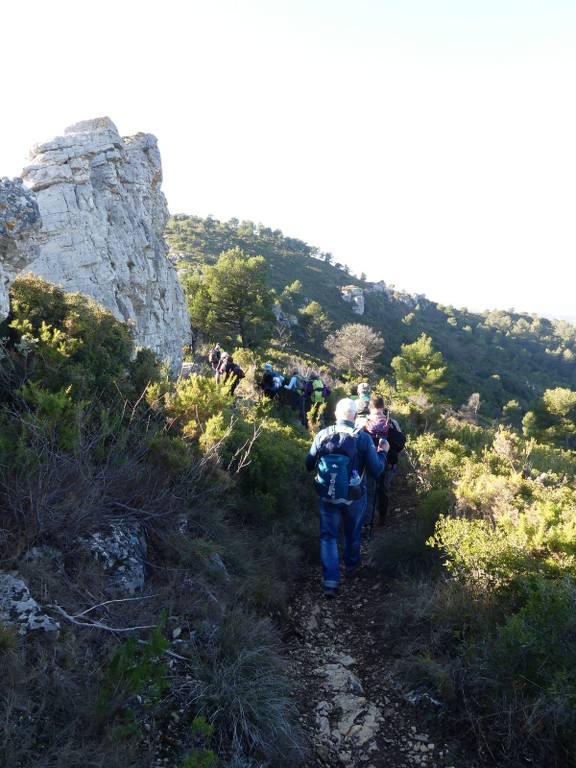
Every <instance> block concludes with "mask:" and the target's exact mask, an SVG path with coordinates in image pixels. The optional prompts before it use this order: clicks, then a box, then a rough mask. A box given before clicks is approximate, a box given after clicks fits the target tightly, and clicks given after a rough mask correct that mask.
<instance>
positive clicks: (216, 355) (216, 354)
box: [208, 344, 222, 373]
mask: <svg viewBox="0 0 576 768" xmlns="http://www.w3.org/2000/svg"><path fill="white" fill-rule="evenodd" d="M221 357H222V352H221V350H220V344H216V346H214V347H212V349H211V350H210V352H209V353H208V362H209V363H210V367H211V368H212V370H213V371H214V373H217V372H218V366H219V364H220V358H221Z"/></svg>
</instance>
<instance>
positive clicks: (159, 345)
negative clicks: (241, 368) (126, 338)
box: [0, 117, 190, 371]
mask: <svg viewBox="0 0 576 768" xmlns="http://www.w3.org/2000/svg"><path fill="white" fill-rule="evenodd" d="M29 162H30V164H29V165H28V166H27V167H26V168H25V169H24V171H23V172H22V180H23V185H24V188H26V189H27V190H30V191H31V192H33V193H34V196H35V199H36V202H37V206H38V210H39V214H40V220H41V226H40V227H39V228H38V227H36V228H34V227H33V226H31V225H30V224H28V225H27V226H26V227H24V226H23V225H21V226H20V230H21V231H23V230H26V235H27V236H26V237H24V236H21V237H19V238H16V237H14V236H13V235H12V233H4V236H3V233H2V232H1V231H0V257H3V258H4V259H5V258H6V256H9V257H10V260H9V263H8V264H7V265H3V266H4V275H2V274H1V273H0V278H4V283H5V284H6V282H7V281H8V280H9V279H10V276H11V275H12V274H13V273H14V268H13V267H11V265H14V264H17V271H18V272H22V273H23V272H29V271H32V272H34V273H35V274H37V275H39V276H41V277H43V278H44V279H46V280H48V281H50V282H52V283H54V284H56V285H60V286H62V287H63V288H64V290H66V291H70V292H76V291H79V292H81V293H84V294H87V295H89V296H91V297H92V298H93V299H95V300H96V301H97V302H98V303H99V304H101V305H102V306H104V307H105V308H106V309H108V310H110V311H111V312H112V313H113V314H114V315H115V316H116V317H117V318H118V319H121V320H124V321H127V322H133V323H134V326H135V329H136V344H137V346H142V347H150V348H151V349H153V350H154V351H155V352H157V353H158V354H159V355H160V356H161V357H162V358H163V359H165V360H168V361H169V362H170V365H171V367H172V370H173V371H178V370H179V369H180V364H181V360H182V346H183V345H184V344H186V343H188V342H189V340H190V339H189V336H190V330H189V329H190V326H189V318H188V312H187V309H186V302H185V300H184V295H183V292H182V288H181V285H180V282H179V280H178V276H177V273H176V270H175V269H174V266H173V265H172V263H171V262H170V261H169V260H168V258H167V253H168V246H167V244H166V242H165V241H164V237H163V233H164V228H165V226H166V222H167V220H168V215H169V214H168V207H167V204H166V199H165V197H164V194H163V193H162V191H161V189H160V186H161V182H162V166H161V160H160V153H159V150H158V146H157V141H156V138H155V137H154V136H152V135H150V134H144V133H138V134H136V135H135V136H130V137H123V138H121V137H120V135H119V133H118V131H117V129H116V126H115V125H114V123H113V122H112V121H111V120H110V119H109V118H107V117H103V118H99V119H95V120H86V121H84V122H81V123H77V124H76V125H73V126H71V127H70V128H67V129H66V131H65V132H64V135H63V136H59V137H57V138H54V139H52V140H51V141H48V142H45V143H42V144H37V145H36V146H35V147H34V148H33V149H32V151H31V153H30V156H29ZM3 182H4V192H5V193H6V192H7V191H8V188H9V185H10V184H11V182H8V180H6V179H5V180H3ZM16 183H17V182H12V184H16ZM14 189H17V186H16V187H14ZM4 197H6V194H5V195H4ZM13 197H14V195H13ZM20 197H21V208H22V207H23V204H24V195H22V196H20ZM16 198H17V196H16ZM16 198H14V199H13V200H12V204H13V205H14V204H15V202H17V199H16ZM1 202H2V201H1V200H0V204H1ZM30 206H31V203H29V207H30ZM0 212H1V211H0ZM4 213H5V214H7V213H8V210H7V209H6V208H5V209H4ZM6 218H7V215H5V216H4V219H6ZM28 218H29V219H31V218H33V217H32V216H28ZM2 243H4V246H3V245H2ZM6 243H8V244H9V247H8V245H6ZM2 299H3V297H2V296H0V302H1V303H0V312H1V313H2V315H3V316H5V315H6V312H7V306H6V305H5V303H4V301H2Z"/></svg>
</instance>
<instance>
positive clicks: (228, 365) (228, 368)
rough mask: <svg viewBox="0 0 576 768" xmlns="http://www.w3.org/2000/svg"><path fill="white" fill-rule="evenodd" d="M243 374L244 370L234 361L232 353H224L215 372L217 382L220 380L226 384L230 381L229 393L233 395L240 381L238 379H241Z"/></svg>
mask: <svg viewBox="0 0 576 768" xmlns="http://www.w3.org/2000/svg"><path fill="white" fill-rule="evenodd" d="M244 376H245V373H244V371H243V370H242V368H241V367H240V366H239V365H238V363H235V362H234V358H233V357H232V355H228V354H226V353H224V354H223V355H222V359H221V360H220V365H219V366H218V371H217V373H216V380H217V382H218V383H220V382H221V383H222V384H227V383H228V382H230V394H231V395H233V394H234V391H235V390H236V387H237V386H238V384H239V383H240V379H243V378H244Z"/></svg>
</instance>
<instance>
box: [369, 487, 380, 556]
mask: <svg viewBox="0 0 576 768" xmlns="http://www.w3.org/2000/svg"><path fill="white" fill-rule="evenodd" d="M377 501H378V480H375V481H374V501H373V502H372V514H371V515H370V526H369V527H368V541H372V538H373V537H372V531H373V530H374V514H375V512H376V503H377Z"/></svg>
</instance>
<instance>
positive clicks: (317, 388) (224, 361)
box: [208, 344, 330, 426]
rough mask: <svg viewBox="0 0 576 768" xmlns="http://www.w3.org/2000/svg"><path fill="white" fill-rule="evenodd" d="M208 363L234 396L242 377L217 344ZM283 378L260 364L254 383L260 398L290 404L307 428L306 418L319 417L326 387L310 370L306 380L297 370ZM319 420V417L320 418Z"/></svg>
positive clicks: (229, 357)
mask: <svg viewBox="0 0 576 768" xmlns="http://www.w3.org/2000/svg"><path fill="white" fill-rule="evenodd" d="M208 361H209V363H210V366H211V368H212V370H213V371H214V373H215V376H216V382H217V383H218V384H220V383H222V384H226V383H229V384H230V393H231V394H234V391H235V389H236V387H237V386H238V383H239V382H240V380H241V379H243V378H244V376H245V374H244V371H243V370H242V368H241V367H240V366H239V365H238V364H237V363H235V362H234V359H233V357H232V355H230V354H228V353H227V352H223V351H222V349H221V348H220V344H216V345H215V346H214V347H212V349H211V350H210V353H209V355H208ZM286 381H287V377H286V376H284V374H282V373H280V372H279V371H276V370H274V368H273V367H272V363H270V362H268V363H266V364H265V365H264V370H263V372H262V375H261V376H260V377H259V378H258V380H257V381H256V386H257V388H258V389H260V390H261V392H262V394H263V395H264V397H268V398H271V399H277V400H278V401H279V402H280V403H281V404H287V405H290V407H291V408H292V409H293V410H294V411H296V412H297V413H298V418H299V419H300V422H301V424H303V425H304V426H308V423H309V419H311V420H312V421H315V420H317V419H318V417H319V412H320V406H321V405H322V404H323V403H325V402H326V400H327V399H328V397H329V395H330V387H329V386H328V385H327V384H326V383H325V382H324V381H322V379H321V377H320V376H319V375H318V374H317V373H316V371H311V372H310V373H309V374H308V376H307V377H305V376H302V375H301V373H300V371H299V370H298V369H297V368H294V369H293V370H292V375H291V377H290V380H289V381H288V383H286ZM320 420H321V418H320Z"/></svg>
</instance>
